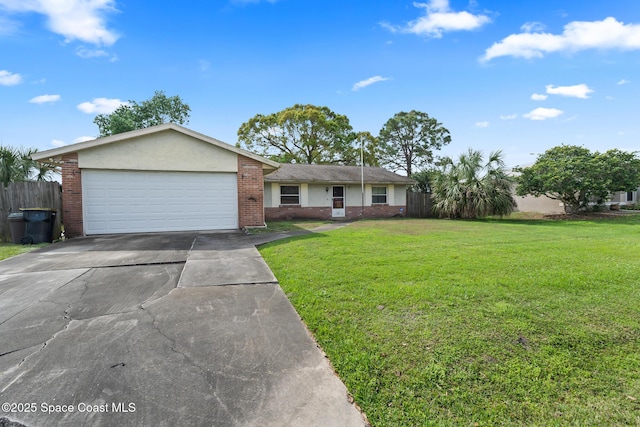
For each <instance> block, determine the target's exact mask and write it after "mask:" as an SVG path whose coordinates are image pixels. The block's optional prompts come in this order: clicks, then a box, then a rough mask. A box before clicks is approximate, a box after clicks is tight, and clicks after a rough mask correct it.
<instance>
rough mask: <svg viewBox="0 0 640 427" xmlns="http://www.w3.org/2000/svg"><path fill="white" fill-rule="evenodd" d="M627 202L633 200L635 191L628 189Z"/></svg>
mask: <svg viewBox="0 0 640 427" xmlns="http://www.w3.org/2000/svg"><path fill="white" fill-rule="evenodd" d="M627 202H633V191H627Z"/></svg>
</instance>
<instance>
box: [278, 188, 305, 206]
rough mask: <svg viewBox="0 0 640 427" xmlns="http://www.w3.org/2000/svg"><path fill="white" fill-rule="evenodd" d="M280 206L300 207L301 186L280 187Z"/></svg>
mask: <svg viewBox="0 0 640 427" xmlns="http://www.w3.org/2000/svg"><path fill="white" fill-rule="evenodd" d="M280 204H281V205H299V204H300V186H299V185H281V186H280Z"/></svg>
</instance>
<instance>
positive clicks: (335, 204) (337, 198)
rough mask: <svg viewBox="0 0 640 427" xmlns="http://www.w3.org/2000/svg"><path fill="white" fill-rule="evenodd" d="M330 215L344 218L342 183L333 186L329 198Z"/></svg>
mask: <svg viewBox="0 0 640 427" xmlns="http://www.w3.org/2000/svg"><path fill="white" fill-rule="evenodd" d="M331 207H332V209H331V216H332V217H334V218H344V217H345V213H346V211H345V208H344V185H334V186H333V197H332V199H331Z"/></svg>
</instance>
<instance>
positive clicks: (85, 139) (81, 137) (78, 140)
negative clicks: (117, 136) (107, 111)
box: [73, 136, 96, 144]
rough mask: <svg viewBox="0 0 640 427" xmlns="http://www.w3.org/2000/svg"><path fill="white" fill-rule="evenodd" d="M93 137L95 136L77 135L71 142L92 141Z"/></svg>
mask: <svg viewBox="0 0 640 427" xmlns="http://www.w3.org/2000/svg"><path fill="white" fill-rule="evenodd" d="M94 139H96V138H95V136H79V137H78V138H76V139H74V140H73V143H74V144H76V143H78V142H85V141H93V140H94Z"/></svg>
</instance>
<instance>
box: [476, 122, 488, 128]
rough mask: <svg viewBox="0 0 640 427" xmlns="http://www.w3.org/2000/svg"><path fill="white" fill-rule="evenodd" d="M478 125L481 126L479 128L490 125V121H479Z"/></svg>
mask: <svg viewBox="0 0 640 427" xmlns="http://www.w3.org/2000/svg"><path fill="white" fill-rule="evenodd" d="M476 127H479V128H486V127H489V122H477V123H476Z"/></svg>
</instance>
